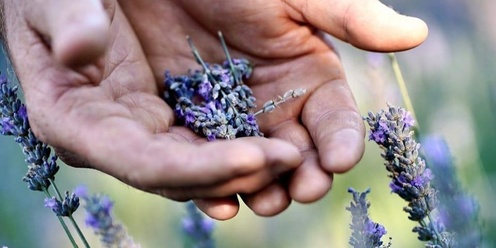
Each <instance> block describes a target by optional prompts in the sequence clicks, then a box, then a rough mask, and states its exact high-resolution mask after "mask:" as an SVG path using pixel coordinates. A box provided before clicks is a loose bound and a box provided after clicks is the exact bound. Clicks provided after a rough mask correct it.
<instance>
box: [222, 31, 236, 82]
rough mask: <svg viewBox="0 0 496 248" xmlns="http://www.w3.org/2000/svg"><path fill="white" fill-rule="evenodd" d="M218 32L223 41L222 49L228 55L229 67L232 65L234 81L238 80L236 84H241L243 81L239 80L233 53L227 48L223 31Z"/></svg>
mask: <svg viewBox="0 0 496 248" xmlns="http://www.w3.org/2000/svg"><path fill="white" fill-rule="evenodd" d="M217 34H218V35H219V39H220V42H221V43H222V50H224V54H225V55H226V59H227V61H228V62H229V67H231V71H232V73H233V74H234V82H236V84H240V83H241V82H239V80H240V79H239V78H238V73H237V71H236V70H235V69H234V65H233V62H232V59H231V55H230V54H229V51H228V50H227V45H226V41H225V40H224V36H223V35H222V32H220V31H219V32H217Z"/></svg>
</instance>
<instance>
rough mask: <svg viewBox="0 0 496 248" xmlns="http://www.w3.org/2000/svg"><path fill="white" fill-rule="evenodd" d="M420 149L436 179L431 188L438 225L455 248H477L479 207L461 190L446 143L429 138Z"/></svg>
mask: <svg viewBox="0 0 496 248" xmlns="http://www.w3.org/2000/svg"><path fill="white" fill-rule="evenodd" d="M422 145H423V146H422V148H423V149H422V150H423V153H424V155H425V159H426V161H427V164H428V166H429V168H430V169H431V170H432V173H433V174H434V175H435V176H436V180H433V181H432V185H433V187H434V188H435V189H436V190H437V191H438V194H437V197H438V199H439V206H438V214H439V221H440V222H441V224H442V225H443V226H444V227H445V228H446V230H449V231H450V232H452V233H453V235H455V236H456V237H457V244H456V247H481V243H482V233H481V227H480V224H479V223H480V222H479V219H478V218H479V216H478V210H479V206H478V203H477V201H476V200H475V199H474V197H473V196H471V195H469V194H467V193H466V192H465V191H464V190H463V188H462V186H461V183H460V181H459V180H458V176H457V173H456V168H455V165H454V163H453V159H452V156H451V153H450V151H449V148H448V146H447V144H446V142H445V141H444V139H442V138H440V137H434V136H429V137H425V138H423V139H422Z"/></svg>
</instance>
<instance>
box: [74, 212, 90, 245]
mask: <svg viewBox="0 0 496 248" xmlns="http://www.w3.org/2000/svg"><path fill="white" fill-rule="evenodd" d="M69 220H71V222H72V225H73V226H74V228H75V229H76V232H77V233H78V235H79V238H80V239H81V241H83V244H84V247H85V248H90V244H89V243H88V241H87V240H86V237H84V234H83V232H82V231H81V229H80V228H79V225H78V224H77V222H76V220H74V217H72V215H69Z"/></svg>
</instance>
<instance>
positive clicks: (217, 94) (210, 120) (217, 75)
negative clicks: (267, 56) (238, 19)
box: [164, 32, 305, 141]
mask: <svg viewBox="0 0 496 248" xmlns="http://www.w3.org/2000/svg"><path fill="white" fill-rule="evenodd" d="M219 38H220V40H221V43H222V48H223V50H224V53H225V56H226V61H224V63H223V64H221V65H219V64H208V63H206V62H205V61H203V59H202V58H201V56H200V54H199V52H198V50H197V49H196V47H195V46H194V44H193V42H192V41H191V39H190V38H189V37H188V42H189V45H190V47H191V50H192V52H193V55H194V57H195V59H196V61H197V62H198V64H200V65H201V66H202V70H195V71H189V72H188V74H187V75H180V76H172V75H171V74H170V72H169V71H166V72H165V81H164V82H165V86H166V88H167V91H166V92H165V93H164V96H165V100H166V101H167V103H168V104H169V105H170V106H171V107H172V108H173V109H174V112H175V115H176V117H177V119H178V121H179V122H180V123H182V124H184V125H185V126H187V127H189V128H190V129H192V130H193V131H195V132H196V133H198V134H200V135H203V136H204V137H206V138H207V139H208V140H209V141H212V140H215V139H234V138H238V137H246V136H263V134H262V133H261V132H260V129H259V127H258V123H257V120H256V118H255V116H256V115H258V114H261V113H267V112H270V111H272V110H274V109H275V108H276V107H277V106H278V105H279V104H281V103H283V102H286V101H288V100H290V99H292V98H296V97H299V96H301V95H303V94H304V93H305V90H304V89H297V90H290V91H288V92H286V93H285V94H284V95H283V96H282V97H279V98H277V99H275V100H270V101H268V102H267V103H265V104H264V106H263V108H262V109H261V110H260V111H258V112H256V113H254V112H253V111H252V110H253V109H254V108H255V107H256V105H255V100H256V99H255V97H253V92H252V91H251V89H250V88H249V87H248V86H247V85H245V84H244V82H243V80H245V79H248V78H249V77H250V76H251V73H252V70H253V66H252V65H251V64H250V62H249V61H248V60H246V59H232V58H231V56H230V55H229V52H228V50H227V46H226V43H225V41H224V38H223V37H222V34H221V33H220V32H219Z"/></svg>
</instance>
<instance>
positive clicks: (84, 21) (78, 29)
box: [25, 0, 110, 66]
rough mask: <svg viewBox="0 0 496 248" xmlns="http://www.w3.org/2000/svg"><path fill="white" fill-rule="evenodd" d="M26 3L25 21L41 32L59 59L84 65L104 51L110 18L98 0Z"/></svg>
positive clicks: (67, 62) (60, 0)
mask: <svg viewBox="0 0 496 248" xmlns="http://www.w3.org/2000/svg"><path fill="white" fill-rule="evenodd" d="M28 5H29V6H26V13H25V15H26V19H27V21H28V23H29V24H30V25H31V26H32V27H33V28H34V29H35V30H36V31H38V32H39V33H40V34H41V35H43V36H45V38H46V39H47V41H48V42H49V44H50V46H51V49H52V52H53V55H54V57H55V59H56V60H58V61H59V62H61V63H63V64H66V65H70V66H78V65H84V64H87V63H90V62H93V61H94V60H96V59H97V58H98V57H100V56H101V55H102V54H103V53H104V51H105V48H106V46H107V39H108V30H109V25H110V20H109V17H108V15H107V13H106V12H105V9H104V7H103V5H102V3H101V0H87V1H72V0H58V1H55V0H50V1H33V2H32V3H31V4H28Z"/></svg>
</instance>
